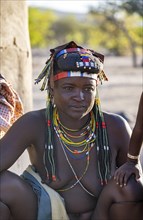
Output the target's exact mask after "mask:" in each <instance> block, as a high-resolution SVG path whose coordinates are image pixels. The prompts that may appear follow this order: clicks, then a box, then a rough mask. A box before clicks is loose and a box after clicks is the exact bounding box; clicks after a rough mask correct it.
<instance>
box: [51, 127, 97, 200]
mask: <svg viewBox="0 0 143 220" xmlns="http://www.w3.org/2000/svg"><path fill="white" fill-rule="evenodd" d="M54 129H55V132H56V134H57V136H58V138H59V141H60V144H61V146H62V149H63V152H64V155H65V158H66V160H67V162H68V164H69V166H70V168H71V170H72V172H73V174H74V177H75V179H76V182H75V183H74V184H72V185H71V186H69V187H67V188H65V189H59V190H58V191H59V192H65V191H68V190H70V189H72V188H73V187H75V186H76V185H77V184H79V185H80V186H81V187H82V188H83V190H84V191H85V192H87V193H88V194H89V195H91V196H93V197H95V195H94V194H92V193H91V192H89V191H88V190H87V189H86V188H85V187H84V186H83V184H82V183H81V180H82V179H83V177H84V176H85V174H86V173H87V170H88V167H89V161H90V157H89V151H88V152H87V153H86V156H87V159H86V167H85V170H84V172H83V174H82V175H81V176H80V177H79V178H78V176H77V174H76V172H75V170H74V168H73V166H72V165H71V163H70V161H69V159H68V156H67V154H66V151H65V149H64V146H63V143H62V141H61V138H60V136H59V133H58V132H57V130H56V128H54Z"/></svg>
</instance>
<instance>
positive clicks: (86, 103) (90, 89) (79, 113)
mask: <svg viewBox="0 0 143 220" xmlns="http://www.w3.org/2000/svg"><path fill="white" fill-rule="evenodd" d="M95 96H96V80H94V79H91V78H86V77H70V78H64V79H60V80H57V81H55V82H54V88H53V97H54V103H55V105H56V107H57V110H58V112H59V115H61V116H66V118H69V119H70V118H72V119H81V118H83V117H84V116H86V115H87V114H88V113H89V112H90V111H91V110H92V108H93V106H94V102H95Z"/></svg>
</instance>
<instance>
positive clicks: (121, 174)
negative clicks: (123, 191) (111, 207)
mask: <svg viewBox="0 0 143 220" xmlns="http://www.w3.org/2000/svg"><path fill="white" fill-rule="evenodd" d="M131 175H134V176H135V178H136V180H137V181H138V179H139V178H140V169H139V164H138V163H134V162H129V161H127V162H126V163H124V164H123V165H122V166H121V167H119V168H118V169H117V170H116V171H115V173H114V180H115V181H116V184H118V185H119V186H120V187H123V186H126V185H127V182H128V179H129V178H130V176H131Z"/></svg>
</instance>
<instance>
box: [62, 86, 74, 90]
mask: <svg viewBox="0 0 143 220" xmlns="http://www.w3.org/2000/svg"><path fill="white" fill-rule="evenodd" d="M63 89H64V90H67V91H70V90H72V87H71V86H66V87H64V88H63Z"/></svg>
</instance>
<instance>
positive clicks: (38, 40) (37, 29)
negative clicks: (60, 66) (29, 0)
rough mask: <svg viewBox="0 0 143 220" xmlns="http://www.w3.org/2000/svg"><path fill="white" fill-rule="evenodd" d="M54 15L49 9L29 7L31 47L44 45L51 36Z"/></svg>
mask: <svg viewBox="0 0 143 220" xmlns="http://www.w3.org/2000/svg"><path fill="white" fill-rule="evenodd" d="M55 19H56V16H55V14H54V13H53V12H51V11H49V10H40V9H38V8H29V32H30V40H31V45H32V47H45V46H46V45H47V41H48V39H51V38H52V35H53V31H52V29H51V24H52V23H53V22H54V21H55Z"/></svg>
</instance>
